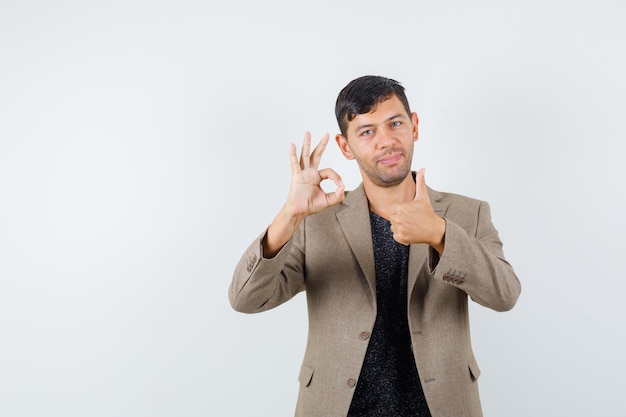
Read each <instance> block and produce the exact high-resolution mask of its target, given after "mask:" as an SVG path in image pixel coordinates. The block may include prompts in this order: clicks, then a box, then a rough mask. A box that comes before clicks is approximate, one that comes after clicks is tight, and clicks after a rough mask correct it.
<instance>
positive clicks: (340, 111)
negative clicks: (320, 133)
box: [335, 75, 411, 137]
mask: <svg viewBox="0 0 626 417" xmlns="http://www.w3.org/2000/svg"><path fill="white" fill-rule="evenodd" d="M394 95H395V96H397V97H398V98H399V99H400V101H401V102H402V104H403V105H404V109H405V110H406V112H407V114H408V115H411V109H410V107H409V101H408V100H407V98H406V95H405V94H404V87H403V86H402V84H400V83H399V82H398V81H396V80H392V79H391V78H386V77H381V76H378V75H364V76H362V77H359V78H356V79H354V80H352V81H350V82H349V83H348V85H346V86H345V87H344V88H343V90H341V91H340V92H339V95H338V96H337V102H336V103H335V117H337V123H338V124H339V130H341V134H342V135H343V136H344V137H347V136H346V130H347V128H348V123H349V122H350V121H352V120H353V119H354V118H355V117H356V116H357V115H359V114H365V113H369V112H370V111H372V110H375V107H376V106H377V105H378V104H380V103H382V102H383V101H385V100H388V99H389V98H391V97H392V96H394Z"/></svg>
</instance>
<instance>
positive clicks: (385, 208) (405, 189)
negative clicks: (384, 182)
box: [363, 172, 415, 220]
mask: <svg viewBox="0 0 626 417" xmlns="http://www.w3.org/2000/svg"><path fill="white" fill-rule="evenodd" d="M363 188H364V190H365V195H366V196H367V201H368V203H369V208H370V210H371V211H373V212H374V213H376V214H378V215H379V216H381V217H383V218H385V219H387V220H389V217H390V213H391V208H392V207H393V205H394V204H398V203H406V202H407V201H411V200H413V199H414V198H415V181H414V180H413V174H412V173H411V172H410V173H409V175H407V177H406V178H405V179H404V180H403V181H402V182H401V183H400V184H398V185H394V186H392V187H381V186H379V185H376V184H374V183H373V182H371V181H369V179H367V178H364V180H363Z"/></svg>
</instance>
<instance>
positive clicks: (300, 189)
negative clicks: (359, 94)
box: [286, 132, 345, 218]
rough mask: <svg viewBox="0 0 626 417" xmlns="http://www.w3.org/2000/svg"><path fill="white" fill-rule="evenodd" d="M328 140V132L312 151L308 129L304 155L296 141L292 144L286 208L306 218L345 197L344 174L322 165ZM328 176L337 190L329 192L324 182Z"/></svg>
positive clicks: (303, 147)
mask: <svg viewBox="0 0 626 417" xmlns="http://www.w3.org/2000/svg"><path fill="white" fill-rule="evenodd" d="M328 140H329V135H328V133H327V134H325V135H324V137H323V138H322V140H321V141H320V143H319V144H318V145H317V146H316V147H315V149H313V152H312V153H311V134H310V133H308V132H307V133H306V134H305V135H304V143H303V145H302V153H301V154H300V159H298V157H297V156H296V145H294V144H293V143H292V144H291V147H290V149H289V157H290V159H291V187H290V188H289V196H288V198H287V204H286V208H287V209H288V210H289V211H290V212H291V214H292V215H293V216H296V217H303V218H304V217H306V216H308V215H310V214H315V213H318V212H320V211H322V210H324V209H325V208H327V207H330V206H332V205H335V204H337V203H340V202H341V201H342V200H343V197H344V188H345V187H344V185H343V181H342V180H341V177H340V176H339V175H338V174H337V173H336V172H335V171H333V170H332V169H330V168H326V169H322V170H319V169H318V168H319V164H320V161H321V159H322V154H323V153H324V150H325V149H326V145H327V144H328ZM327 179H330V180H332V181H333V182H334V183H335V185H336V186H337V189H336V190H335V192H334V193H326V192H325V191H324V190H323V189H322V187H321V186H320V184H321V183H322V181H324V180H327Z"/></svg>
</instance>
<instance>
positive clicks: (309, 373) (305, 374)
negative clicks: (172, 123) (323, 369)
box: [298, 365, 313, 387]
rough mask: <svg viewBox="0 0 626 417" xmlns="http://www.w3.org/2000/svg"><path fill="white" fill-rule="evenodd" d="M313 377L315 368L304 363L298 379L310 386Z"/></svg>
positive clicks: (301, 383) (303, 384) (305, 385)
mask: <svg viewBox="0 0 626 417" xmlns="http://www.w3.org/2000/svg"><path fill="white" fill-rule="evenodd" d="M312 379H313V368H311V367H310V366H308V365H302V367H301V368H300V375H299V376H298V381H299V382H300V385H302V386H304V387H308V386H309V385H310V384H311V380H312Z"/></svg>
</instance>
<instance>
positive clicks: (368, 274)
mask: <svg viewBox="0 0 626 417" xmlns="http://www.w3.org/2000/svg"><path fill="white" fill-rule="evenodd" d="M428 196H429V197H430V202H431V204H432V206H433V210H434V211H435V213H436V214H437V215H438V216H444V215H445V212H446V210H447V208H448V205H447V204H444V203H440V202H439V200H440V199H441V194H440V193H439V192H437V191H435V190H433V189H431V188H430V187H429V188H428ZM343 206H344V209H343V210H341V211H339V212H337V221H338V222H339V225H340V226H341V229H342V230H343V233H344V235H345V236H346V239H347V241H348V244H349V245H350V248H351V249H352V253H353V254H354V256H355V258H356V260H357V262H358V263H359V266H360V267H361V270H362V271H363V274H364V275H365V278H366V279H367V282H368V284H369V286H370V289H371V290H372V294H376V267H375V265H374V250H373V244H372V231H371V226H370V215H369V205H368V202H367V197H366V196H365V191H364V190H363V184H361V185H359V187H357V188H356V189H354V190H353V191H350V192H349V193H348V194H347V195H346V198H345V199H344V201H343ZM428 251H429V247H428V245H426V244H423V243H418V244H413V245H411V248H410V250H409V272H408V274H409V276H408V286H409V288H408V290H409V294H411V291H412V289H413V286H414V285H415V283H416V282H417V278H418V276H419V272H420V271H421V270H422V268H423V265H424V263H425V262H427V261H428V258H429V254H428Z"/></svg>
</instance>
